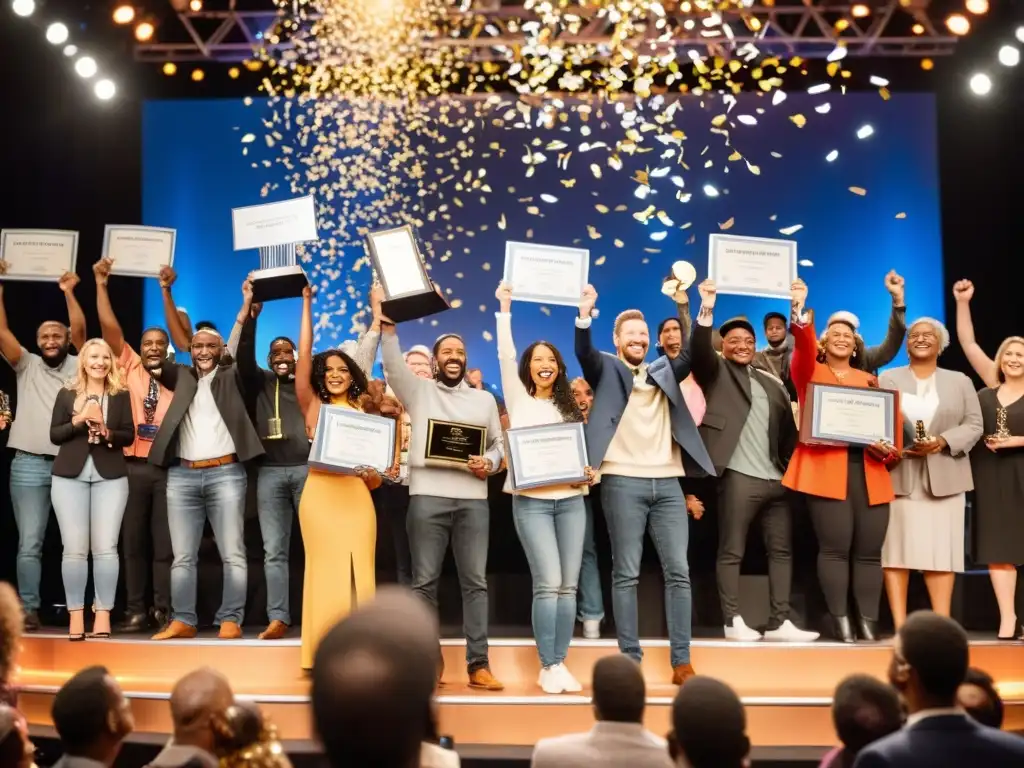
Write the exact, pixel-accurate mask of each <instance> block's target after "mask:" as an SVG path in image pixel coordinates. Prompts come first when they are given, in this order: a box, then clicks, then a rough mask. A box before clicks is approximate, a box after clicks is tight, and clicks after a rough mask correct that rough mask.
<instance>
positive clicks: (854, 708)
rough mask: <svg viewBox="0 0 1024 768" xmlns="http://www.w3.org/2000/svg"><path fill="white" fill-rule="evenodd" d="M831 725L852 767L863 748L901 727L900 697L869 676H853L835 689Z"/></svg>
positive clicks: (846, 761) (889, 686)
mask: <svg viewBox="0 0 1024 768" xmlns="http://www.w3.org/2000/svg"><path fill="white" fill-rule="evenodd" d="M832 722H833V724H834V725H835V728H836V734H837V735H838V736H839V741H840V742H841V743H842V745H843V764H844V765H853V759H854V758H855V757H856V756H857V754H858V753H859V752H860V751H861V750H862V749H864V747H866V746H868V745H869V744H871V743H872V742H875V741H878V740H879V739H881V738H882V737H883V736H888V735H889V734H890V733H895V732H896V731H898V730H899V729H900V728H901V727H902V725H903V708H902V706H901V705H900V697H899V694H897V693H896V690H895V689H894V688H893V687H892V686H891V685H887V684H886V683H883V682H882V681H881V680H878V679H876V678H874V677H871V676H870V675H850V676H849V677H847V678H845V679H844V680H842V681H841V682H840V683H839V685H837V686H836V690H835V694H834V695H833V698H832Z"/></svg>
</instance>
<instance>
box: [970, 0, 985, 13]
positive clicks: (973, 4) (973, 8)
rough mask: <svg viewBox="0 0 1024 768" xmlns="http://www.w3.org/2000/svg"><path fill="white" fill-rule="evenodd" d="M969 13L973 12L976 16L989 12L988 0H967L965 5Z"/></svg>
mask: <svg viewBox="0 0 1024 768" xmlns="http://www.w3.org/2000/svg"><path fill="white" fill-rule="evenodd" d="M964 7H965V8H966V9H967V12H968V13H973V14H974V15H975V16H981V15H982V14H985V13H988V0H967V3H966V4H965V6H964Z"/></svg>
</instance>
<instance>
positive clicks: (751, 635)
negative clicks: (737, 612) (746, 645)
mask: <svg viewBox="0 0 1024 768" xmlns="http://www.w3.org/2000/svg"><path fill="white" fill-rule="evenodd" d="M725 639H726V640H746V641H748V642H753V641H754V640H760V639H761V633H760V632H758V631H757V630H756V629H751V628H750V627H748V626H747V625H746V624H744V623H743V617H742V616H733V617H732V626H731V627H730V626H729V625H728V624H727V625H726V626H725Z"/></svg>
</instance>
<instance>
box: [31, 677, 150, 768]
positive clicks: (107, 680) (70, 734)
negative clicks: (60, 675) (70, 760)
mask: <svg viewBox="0 0 1024 768" xmlns="http://www.w3.org/2000/svg"><path fill="white" fill-rule="evenodd" d="M51 714H52V717H53V725H54V728H56V730H57V734H58V735H59V736H60V741H61V745H62V746H63V747H64V751H65V753H67V754H69V755H72V756H76V757H88V758H91V759H93V760H96V761H97V762H101V763H105V764H106V765H112V764H113V762H114V760H115V758H116V757H117V754H118V752H119V751H120V749H121V742H122V741H123V740H124V738H125V737H126V736H128V734H130V733H131V732H132V731H133V730H134V729H135V720H134V719H133V717H132V711H131V705H130V704H129V703H128V700H127V699H126V698H125V696H124V693H122V691H121V686H120V685H118V684H117V681H116V680H114V678H113V676H111V674H110V672H109V670H107V668H106V667H100V666H96V667H86V668H85V669H83V670H82V671H81V672H79V673H78V674H76V675H75V676H74V677H72V678H71V679H70V680H68V681H67V682H66V683H64V685H63V686H62V687H61V689H60V690H59V691H57V695H56V696H55V697H54V699H53V709H52V712H51Z"/></svg>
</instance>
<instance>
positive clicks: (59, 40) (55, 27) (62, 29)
mask: <svg viewBox="0 0 1024 768" xmlns="http://www.w3.org/2000/svg"><path fill="white" fill-rule="evenodd" d="M69 34H70V33H69V32H68V28H67V27H66V26H65V25H64V24H61V23H60V22H59V21H55V22H54V23H53V24H51V25H50V26H48V27H47V28H46V41H47V42H48V43H50V44H51V45H62V44H64V43H66V42H67V41H68V36H69Z"/></svg>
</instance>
